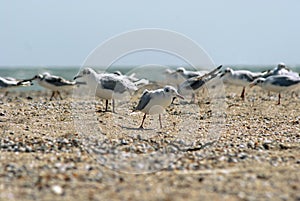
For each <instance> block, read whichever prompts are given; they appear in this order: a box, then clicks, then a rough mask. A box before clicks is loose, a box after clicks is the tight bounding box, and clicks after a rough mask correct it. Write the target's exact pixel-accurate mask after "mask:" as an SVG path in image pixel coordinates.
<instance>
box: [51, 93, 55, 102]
mask: <svg viewBox="0 0 300 201" xmlns="http://www.w3.org/2000/svg"><path fill="white" fill-rule="evenodd" d="M54 95H55V91H52V95H51V97H50V101H52V100H53V98H54Z"/></svg>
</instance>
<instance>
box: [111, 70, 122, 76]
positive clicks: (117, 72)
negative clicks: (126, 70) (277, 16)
mask: <svg viewBox="0 0 300 201" xmlns="http://www.w3.org/2000/svg"><path fill="white" fill-rule="evenodd" d="M113 74H115V75H117V76H121V75H123V74H122V73H121V71H118V70H117V71H115V72H113Z"/></svg>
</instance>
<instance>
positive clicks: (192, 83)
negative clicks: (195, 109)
mask: <svg viewBox="0 0 300 201" xmlns="http://www.w3.org/2000/svg"><path fill="white" fill-rule="evenodd" d="M221 68H222V65H220V66H219V67H217V68H215V69H214V70H212V71H211V72H208V73H206V74H204V75H202V76H197V77H192V78H189V79H187V80H186V81H184V82H182V83H181V84H180V85H179V87H178V93H179V94H181V95H186V94H191V93H192V102H195V92H196V91H198V90H199V89H201V88H202V87H203V85H204V84H206V83H207V82H209V81H210V80H212V79H213V78H215V77H216V76H217V75H218V74H219V73H220V69H221Z"/></svg>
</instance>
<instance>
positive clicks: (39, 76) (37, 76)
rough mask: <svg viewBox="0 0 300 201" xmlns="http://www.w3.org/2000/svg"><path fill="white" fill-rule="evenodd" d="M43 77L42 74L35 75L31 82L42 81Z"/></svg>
mask: <svg viewBox="0 0 300 201" xmlns="http://www.w3.org/2000/svg"><path fill="white" fill-rule="evenodd" d="M44 77H45V76H44V75H42V74H37V75H35V76H34V77H33V78H32V79H31V80H42V79H44Z"/></svg>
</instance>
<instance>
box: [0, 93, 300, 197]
mask: <svg viewBox="0 0 300 201" xmlns="http://www.w3.org/2000/svg"><path fill="white" fill-rule="evenodd" d="M240 92H241V88H236V87H226V99H225V100H224V101H225V103H226V108H225V116H224V121H222V122H221V124H220V125H218V124H214V122H217V121H216V118H218V117H216V116H214V115H213V114H212V113H213V110H212V108H211V100H210V99H209V98H208V97H206V98H199V103H198V104H188V103H183V104H179V103H178V102H176V103H175V104H174V105H171V106H170V107H169V108H168V109H167V112H166V113H165V114H164V115H163V126H164V127H163V128H162V129H159V127H158V125H159V124H158V118H157V116H151V117H149V118H148V119H146V122H145V127H146V128H147V129H145V130H144V131H141V130H138V129H135V128H137V127H138V126H139V124H140V122H141V120H142V116H143V114H142V113H138V112H137V113H133V114H130V115H128V111H129V110H130V108H133V106H134V105H135V104H136V101H137V100H134V102H133V103H132V105H130V106H128V105H124V104H122V103H119V104H118V105H117V108H116V111H117V114H113V113H111V112H107V113H103V112H95V109H97V110H99V109H100V110H101V109H103V108H104V104H103V101H98V103H97V105H96V107H95V108H94V107H90V108H88V109H86V108H82V110H84V111H85V112H88V111H93V112H92V114H94V115H95V116H93V117H94V118H95V120H91V122H94V121H96V123H95V122H94V123H93V124H91V125H89V121H88V118H89V117H88V116H80V115H79V113H76V111H75V112H74V103H75V105H76V101H74V99H73V98H72V94H62V95H63V97H64V100H54V101H48V99H49V97H50V92H44V91H42V92H35V91H29V92H11V93H10V94H9V95H8V96H7V97H4V98H2V100H1V101H0V128H1V129H0V133H1V141H0V150H1V155H0V159H1V164H0V200H157V201H158V200H166V201H167V200H300V171H299V169H300V99H299V98H297V97H293V98H291V95H290V94H282V104H281V105H275V104H276V102H277V95H276V94H271V97H269V96H268V94H267V92H265V91H262V90H260V89H259V88H256V87H255V88H252V89H250V90H248V91H247V97H246V100H245V101H242V100H241V99H240V97H239V94H240ZM46 98H47V99H46ZM81 105H84V104H81ZM193 108H194V109H193ZM82 110H81V111H82ZM78 115H79V116H78ZM81 118H83V119H81ZM83 120H84V121H83ZM74 122H75V123H74ZM80 122H81V123H82V125H81V124H80ZM78 124H79V125H81V126H83V127H78ZM97 124H98V125H97ZM82 128H83V129H82ZM89 128H90V130H89ZM84 129H86V133H85V132H84V131H82V130H84ZM95 129H96V130H97V129H98V131H99V132H100V133H101V136H102V138H103V140H102V141H101V143H102V144H101V148H98V149H97V147H96V144H97V141H96V140H97V139H95V138H97V135H96V134H95ZM214 132H216V133H214ZM143 133H144V134H143ZM89 137H91V138H89ZM88 139H89V140H90V142H88ZM93 140H94V141H93ZM170 142H172V143H173V145H174V146H173V148H174V147H175V148H176V147H177V148H178V147H179V148H178V149H179V150H178V149H177V150H173V151H172V150H171V151H170V154H169V155H165V156H162V158H161V159H162V160H159V159H158V160H156V163H157V164H153V163H152V161H151V164H150V165H149V166H147V167H146V166H145V167H144V166H143V167H138V166H135V165H136V164H133V163H129V162H128V164H126V161H125V160H126V158H129V159H128V160H130V159H131V158H134V157H137V158H138V157H139V155H141V154H144V155H146V156H147V157H148V158H150V159H151V153H155V152H159V150H160V149H161V147H165V146H169V145H170ZM89 143H90V144H89ZM176 143H177V144H176ZM99 146H100V145H99ZM104 146H105V149H104V148H103V147H104ZM92 147H93V148H92ZM91 150H92V151H91ZM95 150H97V151H95ZM120 154H121V155H122V154H123V155H124V156H123V155H122V156H119V155H120ZM153 157H157V155H154V156H153ZM163 157H165V158H163ZM172 157H173V158H172ZM103 158H104V159H105V160H107V161H104V160H102V159H103ZM122 160H124V161H125V162H123V161H122ZM103 161H104V162H103ZM135 162H136V161H135ZM147 168H148V172H147V171H146V169H147Z"/></svg>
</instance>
